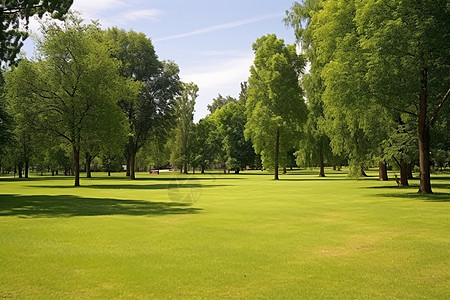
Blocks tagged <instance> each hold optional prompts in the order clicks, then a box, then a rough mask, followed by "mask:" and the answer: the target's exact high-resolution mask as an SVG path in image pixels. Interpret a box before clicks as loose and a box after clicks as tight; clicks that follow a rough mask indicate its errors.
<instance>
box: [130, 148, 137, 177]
mask: <svg viewBox="0 0 450 300" xmlns="http://www.w3.org/2000/svg"><path fill="white" fill-rule="evenodd" d="M135 161H136V153H131V155H130V169H129V170H130V175H129V176H130V179H131V180H135V179H136V175H135V172H134V165H135Z"/></svg>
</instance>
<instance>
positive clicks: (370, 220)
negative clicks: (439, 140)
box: [0, 170, 450, 299]
mask: <svg viewBox="0 0 450 300" xmlns="http://www.w3.org/2000/svg"><path fill="white" fill-rule="evenodd" d="M327 171H328V175H327V177H326V178H319V177H317V171H310V170H302V171H295V172H293V173H292V174H289V175H283V176H281V180H280V181H279V182H276V181H273V180H272V175H268V174H266V173H262V172H252V173H246V172H244V173H243V174H239V175H235V174H226V175H224V174H218V173H216V174H206V175H200V174H198V175H187V176H186V175H180V174H177V173H161V174H160V175H147V174H138V175H137V177H138V180H136V181H130V180H128V179H126V178H125V177H123V174H115V175H113V176H112V177H111V178H108V177H106V176H105V175H104V174H96V173H94V177H95V178H92V179H85V178H83V179H82V181H81V185H82V187H80V188H74V187H72V184H73V178H71V177H50V176H44V177H41V176H37V175H35V176H33V177H32V178H30V179H28V180H26V179H22V180H19V179H13V178H10V177H2V178H0V298H6V299H8V298H13V299H14V298H15V299H31V298H32V299H83V298H84V299H87V298H129V299H132V298H136V299H167V298H179V299H187V298H188V299H191V298H194V299H198V298H205V299H226V298H240V299H252V298H274V299H292V298H296V299H299V298H303V299H317V298H319V299H377V298H378V299H448V298H449V297H450V220H449V216H450V175H442V174H440V175H435V176H434V177H432V184H433V189H434V192H435V194H434V195H420V194H417V193H416V192H417V185H418V181H417V180H411V181H410V184H412V185H413V187H410V188H402V189H399V188H396V187H395V185H396V184H395V181H393V180H392V181H389V182H378V181H377V177H376V174H375V172H369V175H372V177H369V178H366V179H363V180H353V179H347V177H346V175H345V174H343V173H339V172H334V173H333V172H332V171H331V170H327ZM390 175H391V176H392V174H390ZM192 202H195V203H193V205H190V204H192Z"/></svg>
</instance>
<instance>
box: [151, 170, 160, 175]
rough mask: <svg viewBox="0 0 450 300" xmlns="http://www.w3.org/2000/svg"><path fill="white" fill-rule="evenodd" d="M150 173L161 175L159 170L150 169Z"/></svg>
mask: <svg viewBox="0 0 450 300" xmlns="http://www.w3.org/2000/svg"><path fill="white" fill-rule="evenodd" d="M150 175H159V170H150Z"/></svg>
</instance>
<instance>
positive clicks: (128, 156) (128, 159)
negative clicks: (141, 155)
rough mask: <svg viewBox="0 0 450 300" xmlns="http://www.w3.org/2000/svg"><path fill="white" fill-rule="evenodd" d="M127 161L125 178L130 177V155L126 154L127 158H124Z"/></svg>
mask: <svg viewBox="0 0 450 300" xmlns="http://www.w3.org/2000/svg"><path fill="white" fill-rule="evenodd" d="M125 158H126V159H127V170H126V176H127V177H130V169H131V166H130V161H131V155H129V154H127V156H126V157H125Z"/></svg>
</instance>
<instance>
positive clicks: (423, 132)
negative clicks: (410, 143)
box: [417, 68, 433, 194]
mask: <svg viewBox="0 0 450 300" xmlns="http://www.w3.org/2000/svg"><path fill="white" fill-rule="evenodd" d="M427 84H428V70H427V69H426V68H425V69H423V70H422V76H421V79H420V97H419V99H420V103H419V121H418V130H417V131H418V137H419V162H420V185H419V193H422V194H431V193H433V191H432V190H431V179H430V127H429V126H428V123H427Z"/></svg>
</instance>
